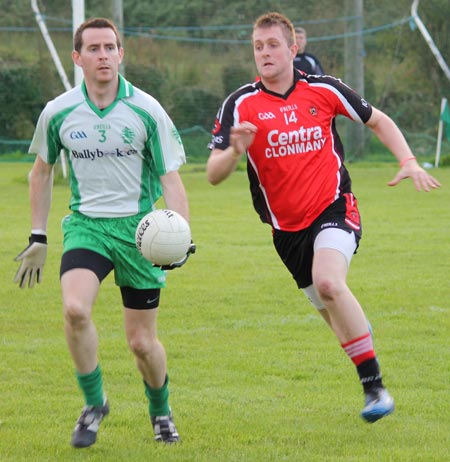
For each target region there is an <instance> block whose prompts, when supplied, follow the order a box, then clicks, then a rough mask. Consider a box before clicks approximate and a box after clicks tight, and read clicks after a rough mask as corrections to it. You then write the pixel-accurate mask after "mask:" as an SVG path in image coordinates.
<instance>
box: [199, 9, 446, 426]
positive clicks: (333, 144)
mask: <svg viewBox="0 0 450 462" xmlns="http://www.w3.org/2000/svg"><path fill="white" fill-rule="evenodd" d="M252 44H253V52H254V58H255V63H256V67H257V70H258V73H259V79H258V80H257V81H256V82H254V83H251V84H248V85H244V86H242V87H240V88H239V89H238V90H236V91H235V92H234V93H232V94H231V95H229V96H228V97H227V98H226V100H225V101H224V103H223V104H222V106H221V108H220V110H219V112H218V115H217V119H216V123H215V127H214V129H213V138H212V141H211V144H210V149H211V150H212V152H211V155H210V157H209V159H208V163H207V176H208V180H209V182H210V183H211V184H213V185H216V184H218V183H220V182H221V181H223V180H224V179H226V178H227V177H228V176H229V175H230V174H231V173H232V172H233V171H234V170H235V168H236V166H237V164H238V162H239V161H240V159H241V157H242V156H243V155H244V153H245V154H246V155H247V171H248V177H249V180H250V190H251V194H252V199H253V205H254V208H255V210H256V211H257V213H258V214H259V216H260V218H261V220H262V222H264V223H268V224H269V225H270V226H271V227H272V229H273V241H274V245H275V248H276V250H277V252H278V254H279V255H280V257H281V259H282V261H283V262H284V264H285V265H286V267H287V268H288V270H289V271H290V272H291V274H292V276H293V278H294V279H295V281H296V283H297V285H298V287H299V288H301V289H303V291H304V292H305V294H306V295H307V297H308V298H309V299H310V301H311V302H312V304H313V305H314V306H315V307H316V308H317V309H318V310H319V312H320V313H321V315H322V316H323V317H324V319H325V320H326V321H327V323H328V324H329V325H330V327H331V328H332V329H333V331H334V332H335V334H336V336H337V338H338V340H339V342H340V343H341V345H342V348H343V349H344V351H345V352H346V353H347V355H348V356H349V358H350V359H351V360H352V362H353V363H354V365H355V366H356V369H357V372H358V375H359V378H360V382H361V384H362V386H363V390H364V393H365V403H364V408H363V410H362V412H361V416H362V418H363V419H364V420H365V421H367V422H375V421H376V420H378V419H380V418H382V417H384V416H386V415H388V414H390V413H391V412H392V411H393V410H394V401H393V399H392V397H391V396H390V395H389V393H388V392H387V390H386V388H385V387H384V385H383V382H382V378H381V372H380V367H379V363H378V360H377V357H376V354H375V351H374V347H373V341H372V335H371V332H370V325H369V324H368V321H367V319H366V317H365V314H364V312H363V310H362V308H361V305H360V304H359V302H358V300H357V299H356V298H355V296H354V295H353V293H352V292H351V290H350V289H349V287H348V286H347V282H346V278H347V273H348V269H349V265H350V261H351V258H352V256H353V254H354V253H355V252H356V249H357V247H358V244H359V240H360V238H361V232H362V229H361V222H360V216H359V212H358V204H357V200H356V198H355V196H354V195H353V193H352V190H351V180H350V176H349V174H348V171H347V169H346V168H345V166H344V149H343V146H342V143H341V141H340V138H339V135H338V133H337V131H336V125H335V118H336V116H338V115H343V116H345V117H348V118H350V119H351V120H353V121H355V122H359V123H364V124H365V125H367V126H368V127H369V128H370V129H371V130H372V131H373V132H374V133H375V135H376V136H377V137H378V138H379V139H380V140H381V141H382V142H383V143H384V144H385V145H386V146H387V147H388V148H389V149H390V150H391V151H392V153H393V154H394V156H395V157H396V158H397V160H398V161H399V164H400V169H399V171H398V173H397V175H396V176H395V178H394V179H393V180H392V181H390V182H389V183H388V184H389V185H390V186H395V185H397V184H398V183H399V182H400V181H401V180H403V179H406V178H411V180H412V181H413V183H414V186H415V188H416V189H417V190H419V191H420V190H423V191H430V190H432V189H434V188H437V187H439V186H440V184H439V182H438V181H437V180H436V179H435V178H433V177H432V176H431V175H429V174H428V173H427V172H426V171H425V170H424V169H423V168H421V167H420V166H419V164H418V163H417V161H416V158H415V156H414V155H413V153H412V151H411V149H410V147H409V146H408V144H407V142H406V140H405V138H404V137H403V135H402V133H401V131H400V129H399V128H398V127H397V125H396V124H395V123H394V122H393V121H392V119H391V118H390V117H388V116H387V115H386V114H384V113H383V112H381V111H380V110H378V109H376V108H374V107H373V106H371V105H370V104H369V103H368V102H367V101H365V100H364V99H363V98H362V97H361V96H359V95H358V94H356V93H355V92H354V91H353V90H352V89H350V88H349V87H348V86H347V85H345V84H344V83H342V82H341V81H340V80H339V79H336V78H334V77H331V76H313V75H306V74H303V73H300V72H298V71H297V70H296V69H294V66H293V60H294V57H295V56H296V53H297V45H296V43H295V31H294V28H293V25H292V23H291V22H290V21H289V19H287V18H286V17H285V16H283V15H281V14H279V13H267V14H265V15H263V16H261V17H259V18H258V19H257V21H256V22H255V24H254V28H253V34H252Z"/></svg>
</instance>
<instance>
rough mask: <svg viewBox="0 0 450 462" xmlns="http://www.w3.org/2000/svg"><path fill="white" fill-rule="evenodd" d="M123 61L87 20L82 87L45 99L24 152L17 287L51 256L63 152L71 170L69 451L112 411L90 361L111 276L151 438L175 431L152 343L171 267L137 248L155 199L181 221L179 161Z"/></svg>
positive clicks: (108, 32)
mask: <svg viewBox="0 0 450 462" xmlns="http://www.w3.org/2000/svg"><path fill="white" fill-rule="evenodd" d="M123 55H124V51H123V48H122V46H121V40H120V36H119V33H118V31H117V28H116V26H115V25H114V24H113V23H112V22H111V21H109V20H107V19H104V18H93V19H90V20H88V21H86V22H84V23H83V24H82V25H81V26H80V27H79V28H78V30H77V31H76V33H75V36H74V50H73V52H72V59H73V61H74V63H75V64H76V65H78V66H80V67H81V68H82V70H83V76H84V80H83V82H82V84H81V85H79V86H77V87H75V88H73V89H72V90H69V91H68V92H65V93H64V94H62V95H60V96H59V97H57V98H56V99H54V100H53V101H50V102H49V103H48V104H47V106H46V107H45V108H44V110H43V111H42V113H41V115H40V117H39V121H38V123H37V127H36V130H35V134H34V137H33V140H32V143H31V146H30V149H29V152H30V153H34V154H36V160H35V163H34V165H33V168H32V170H31V172H30V176H29V182H30V184H29V189H30V202H31V227H32V231H31V236H30V238H29V245H28V247H27V248H26V249H25V250H24V251H23V252H21V253H20V254H19V255H18V256H17V258H16V260H17V261H20V263H21V264H20V267H19V269H18V271H17V274H16V277H15V282H17V283H18V284H19V286H20V287H21V288H24V287H26V286H27V285H28V286H29V287H30V288H31V287H33V286H34V284H35V282H38V283H39V282H41V279H42V270H43V266H44V263H45V259H46V254H47V222H48V216H49V211H50V205H51V198H52V178H53V167H54V165H55V162H56V160H57V158H58V155H59V153H60V152H61V150H64V151H65V153H66V155H67V157H68V161H69V165H70V186H71V193H72V196H71V200H70V205H69V208H70V209H71V213H70V214H69V215H68V216H66V217H65V218H64V219H63V222H62V230H63V234H64V250H63V255H62V259H61V268H60V279H61V288H62V300H63V308H64V324H65V335H66V340H67V344H68V347H69V351H70V354H71V356H72V359H73V362H74V365H75V369H76V376H77V379H78V383H79V386H80V388H81V390H82V392H83V395H84V400H85V406H84V408H83V410H82V413H81V416H80V417H79V419H78V421H77V423H76V426H75V429H74V431H73V434H72V441H71V443H72V445H73V446H74V447H78V448H81V447H88V446H91V445H92V444H94V443H95V441H96V438H97V431H98V428H99V424H100V422H101V421H102V420H103V418H104V417H105V416H106V415H107V414H108V413H109V405H108V401H107V399H106V395H105V391H104V389H103V380H102V372H101V369H100V365H99V362H98V358H97V348H98V336H97V332H96V328H95V326H94V323H93V321H92V317H91V315H92V309H93V305H94V301H95V299H96V297H97V293H98V291H99V288H100V284H101V282H102V280H103V279H104V278H105V277H106V276H107V275H108V274H109V273H110V272H111V271H112V270H114V277H115V282H116V284H117V285H118V286H119V287H120V290H121V295H122V304H123V307H124V319H125V332H126V338H127V342H128V345H129V348H130V349H131V351H132V352H133V354H134V356H135V358H136V363H137V367H138V369H139V371H140V373H141V374H142V378H143V381H144V385H145V394H146V396H147V398H148V402H149V414H150V420H151V423H152V426H153V430H154V437H155V440H156V441H161V442H164V443H174V442H177V441H179V435H178V433H177V430H176V427H175V425H174V422H173V415H172V411H171V408H170V406H169V401H168V396H169V390H168V375H167V363H166V353H165V350H164V347H163V345H162V344H161V342H160V341H159V340H158V337H157V329H156V318H157V312H158V306H159V298H160V289H161V288H162V287H165V276H166V271H165V270H168V269H173V268H174V267H178V266H181V265H182V264H183V263H184V262H185V261H186V259H187V257H188V255H189V254H190V253H192V252H193V251H194V250H195V246H194V245H193V244H192V245H191V248H190V249H189V251H188V253H187V255H186V258H185V259H183V260H182V261H181V262H179V263H178V264H176V265H172V266H169V267H163V268H160V267H154V266H153V265H152V264H151V263H150V262H148V261H146V260H144V258H143V257H142V256H141V255H140V254H139V252H138V251H137V249H136V246H135V241H134V237H135V229H136V226H137V224H138V223H139V221H140V219H141V218H142V217H143V216H144V215H145V214H146V213H148V212H149V211H151V210H152V209H153V208H154V204H155V202H156V200H157V199H158V198H159V197H161V196H163V198H164V202H165V206H166V207H167V208H169V209H172V210H175V211H176V212H178V213H180V214H181V215H182V216H183V217H184V218H186V219H187V220H189V206H188V199H187V195H186V191H185V188H184V185H183V182H182V180H181V177H180V174H179V172H178V169H179V168H180V166H181V165H183V164H184V163H185V153H184V148H183V145H182V142H181V139H180V137H179V135H178V132H177V130H176V128H175V126H174V124H173V123H172V121H171V119H170V118H169V116H168V115H167V113H166V112H165V111H164V109H163V108H162V107H161V105H160V104H159V103H158V102H157V101H156V100H155V99H154V98H152V97H151V96H150V95H148V94H146V93H144V92H143V91H141V90H139V89H138V88H136V87H134V86H133V85H131V84H130V83H129V82H127V81H126V80H125V79H124V78H123V77H122V76H121V75H120V74H119V65H120V63H121V62H122V59H123Z"/></svg>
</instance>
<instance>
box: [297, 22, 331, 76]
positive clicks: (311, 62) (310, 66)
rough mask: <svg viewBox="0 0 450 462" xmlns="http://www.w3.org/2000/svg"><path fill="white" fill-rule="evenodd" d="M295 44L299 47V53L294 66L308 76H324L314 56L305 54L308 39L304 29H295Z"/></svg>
mask: <svg viewBox="0 0 450 462" xmlns="http://www.w3.org/2000/svg"><path fill="white" fill-rule="evenodd" d="M295 42H296V43H297V46H298V52H297V55H296V57H295V58H294V66H295V67H296V68H297V69H298V70H299V71H303V72H305V73H306V74H313V75H323V74H324V71H323V68H322V65H321V64H320V61H319V60H318V59H317V58H316V57H315V56H314V55H312V54H310V53H306V52H305V49H306V44H307V43H308V38H307V34H306V30H305V29H303V27H296V28H295Z"/></svg>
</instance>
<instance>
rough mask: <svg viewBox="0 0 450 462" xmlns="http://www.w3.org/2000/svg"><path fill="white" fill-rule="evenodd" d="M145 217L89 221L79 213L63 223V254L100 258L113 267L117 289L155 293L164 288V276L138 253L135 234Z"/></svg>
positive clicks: (91, 219)
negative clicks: (86, 252) (79, 251)
mask: <svg viewBox="0 0 450 462" xmlns="http://www.w3.org/2000/svg"><path fill="white" fill-rule="evenodd" d="M144 215H145V214H138V215H133V216H130V217H123V218H90V217H87V216H86V215H83V214H81V213H78V212H73V213H72V214H70V215H67V216H66V217H64V218H63V220H62V224H61V227H62V231H63V234H64V242H63V245H64V250H63V253H65V252H67V251H68V250H73V249H88V250H92V251H94V252H97V253H99V254H100V255H103V256H104V257H105V258H107V259H108V260H110V261H111V262H112V263H113V265H114V280H115V282H116V285H118V286H119V287H132V288H134V289H156V288H162V287H165V286H166V273H165V272H164V271H162V270H161V269H160V268H154V267H153V266H152V264H151V263H150V262H149V261H148V260H146V259H145V258H144V257H143V256H142V255H141V254H140V253H139V251H138V249H137V248H136V244H135V237H134V236H135V231H136V227H137V225H138V223H139V221H140V219H141V218H142V217H143V216H144Z"/></svg>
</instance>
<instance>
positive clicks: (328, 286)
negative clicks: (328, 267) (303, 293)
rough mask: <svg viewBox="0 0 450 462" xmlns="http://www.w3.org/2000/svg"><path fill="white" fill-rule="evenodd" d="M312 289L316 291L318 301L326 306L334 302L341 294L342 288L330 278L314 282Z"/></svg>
mask: <svg viewBox="0 0 450 462" xmlns="http://www.w3.org/2000/svg"><path fill="white" fill-rule="evenodd" d="M314 287H315V288H316V290H317V294H318V295H319V297H320V299H321V300H323V302H324V303H325V304H326V303H327V302H331V301H333V300H335V299H336V298H337V297H338V296H339V294H340V293H341V292H342V290H343V287H342V284H340V283H339V281H336V280H334V279H332V278H328V277H324V278H320V279H319V280H318V281H315V282H314Z"/></svg>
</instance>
